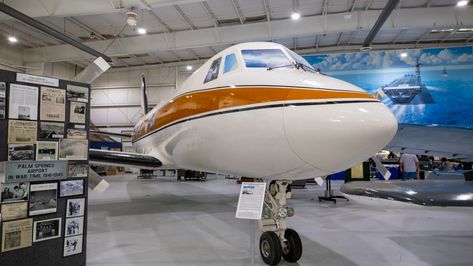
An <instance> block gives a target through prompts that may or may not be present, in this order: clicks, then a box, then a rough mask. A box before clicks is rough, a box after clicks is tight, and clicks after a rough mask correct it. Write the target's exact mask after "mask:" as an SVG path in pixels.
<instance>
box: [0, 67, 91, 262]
mask: <svg viewBox="0 0 473 266" xmlns="http://www.w3.org/2000/svg"><path fill="white" fill-rule="evenodd" d="M89 96H90V85H88V84H83V83H78V82H73V81H67V80H59V79H54V78H47V77H39V76H32V75H27V74H21V73H15V72H10V71H3V70H0V128H1V130H0V214H1V216H0V224H1V226H0V236H1V237H0V265H2V266H3V265H15V266H23V265H24V266H27V265H28V266H30V265H77V266H81V265H85V264H86V250H87V249H86V243H87V183H88V168H89V167H88V139H89V134H88V132H89V123H90V105H89V103H90V97H89Z"/></svg>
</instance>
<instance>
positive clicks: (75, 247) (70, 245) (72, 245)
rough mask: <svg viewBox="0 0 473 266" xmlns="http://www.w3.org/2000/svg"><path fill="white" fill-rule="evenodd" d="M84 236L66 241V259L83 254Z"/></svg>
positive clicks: (69, 238)
mask: <svg viewBox="0 0 473 266" xmlns="http://www.w3.org/2000/svg"><path fill="white" fill-rule="evenodd" d="M82 237H83V236H82V235H77V236H71V237H66V238H65V239H64V257H67V256H72V255H76V254H80V253H82Z"/></svg>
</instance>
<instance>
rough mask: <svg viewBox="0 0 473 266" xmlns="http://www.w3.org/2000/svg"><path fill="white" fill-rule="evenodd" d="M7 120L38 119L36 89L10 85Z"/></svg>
mask: <svg viewBox="0 0 473 266" xmlns="http://www.w3.org/2000/svg"><path fill="white" fill-rule="evenodd" d="M8 116H9V118H13V119H26V120H37V119H38V87H33V86H27V85H20V84H13V83H11V84H10V101H9V115H8Z"/></svg>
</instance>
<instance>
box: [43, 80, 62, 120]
mask: <svg viewBox="0 0 473 266" xmlns="http://www.w3.org/2000/svg"><path fill="white" fill-rule="evenodd" d="M65 110H66V91H65V90H63V89H55V88H49V87H41V105H40V119H41V120H49V121H64V120H65V119H66V112H65Z"/></svg>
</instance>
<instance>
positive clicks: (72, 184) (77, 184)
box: [59, 179, 84, 197]
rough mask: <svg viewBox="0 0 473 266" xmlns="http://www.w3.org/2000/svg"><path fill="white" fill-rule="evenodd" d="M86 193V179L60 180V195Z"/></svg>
mask: <svg viewBox="0 0 473 266" xmlns="http://www.w3.org/2000/svg"><path fill="white" fill-rule="evenodd" d="M82 194H84V180H83V179H80V180H66V181H61V182H59V197H68V196H78V195H82Z"/></svg>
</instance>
